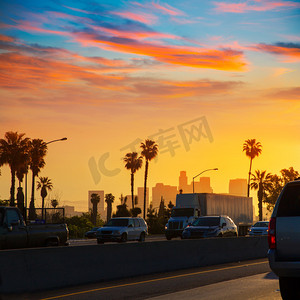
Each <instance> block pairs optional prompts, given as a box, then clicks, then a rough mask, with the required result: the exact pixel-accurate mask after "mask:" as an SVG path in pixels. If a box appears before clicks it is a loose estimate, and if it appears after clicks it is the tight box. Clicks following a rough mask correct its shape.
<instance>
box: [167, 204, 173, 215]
mask: <svg viewBox="0 0 300 300" xmlns="http://www.w3.org/2000/svg"><path fill="white" fill-rule="evenodd" d="M173 207H174V204H173V203H172V201H170V202H169V204H168V209H167V215H168V219H170V217H171V212H172V208H173Z"/></svg>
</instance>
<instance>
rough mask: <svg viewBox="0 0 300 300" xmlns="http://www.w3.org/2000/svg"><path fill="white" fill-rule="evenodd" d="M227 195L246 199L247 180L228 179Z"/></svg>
mask: <svg viewBox="0 0 300 300" xmlns="http://www.w3.org/2000/svg"><path fill="white" fill-rule="evenodd" d="M229 194H230V195H236V196H244V197H247V179H230V181H229Z"/></svg>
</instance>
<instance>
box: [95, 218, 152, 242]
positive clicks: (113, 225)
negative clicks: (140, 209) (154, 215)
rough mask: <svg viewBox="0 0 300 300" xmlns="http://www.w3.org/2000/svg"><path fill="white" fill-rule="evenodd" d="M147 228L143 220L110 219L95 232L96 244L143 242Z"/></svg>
mask: <svg viewBox="0 0 300 300" xmlns="http://www.w3.org/2000/svg"><path fill="white" fill-rule="evenodd" d="M147 234H148V226H147V223H146V222H145V220H144V219H143V218H129V217H128V218H126V217H122V218H112V219H110V220H109V221H108V222H107V224H106V225H104V227H102V228H99V229H98V230H97V234H96V236H97V243H98V244H103V243H104V242H120V243H125V242H126V241H139V242H144V241H145V237H146V235H147Z"/></svg>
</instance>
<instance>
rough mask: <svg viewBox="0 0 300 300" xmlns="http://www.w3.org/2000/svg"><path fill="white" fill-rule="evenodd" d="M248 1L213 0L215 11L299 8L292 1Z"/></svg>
mask: <svg viewBox="0 0 300 300" xmlns="http://www.w3.org/2000/svg"><path fill="white" fill-rule="evenodd" d="M249 2H250V1H246V2H243V3H228V2H214V5H215V6H216V7H215V10H216V11H217V12H231V13H246V12H249V11H269V10H275V9H277V10H278V9H288V8H300V3H297V2H293V1H282V0H278V1H269V0H265V1H252V2H256V3H253V4H249Z"/></svg>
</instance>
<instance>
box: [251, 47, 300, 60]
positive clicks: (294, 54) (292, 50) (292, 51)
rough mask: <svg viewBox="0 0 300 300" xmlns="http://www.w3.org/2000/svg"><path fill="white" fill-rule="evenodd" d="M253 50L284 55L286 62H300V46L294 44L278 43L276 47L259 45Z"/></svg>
mask: <svg viewBox="0 0 300 300" xmlns="http://www.w3.org/2000/svg"><path fill="white" fill-rule="evenodd" d="M253 50H258V51H264V52H268V53H271V54H276V55H282V56H284V57H286V58H287V60H286V62H296V61H300V45H298V44H293V43H277V44H275V45H267V44H258V45H256V46H254V47H253Z"/></svg>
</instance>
